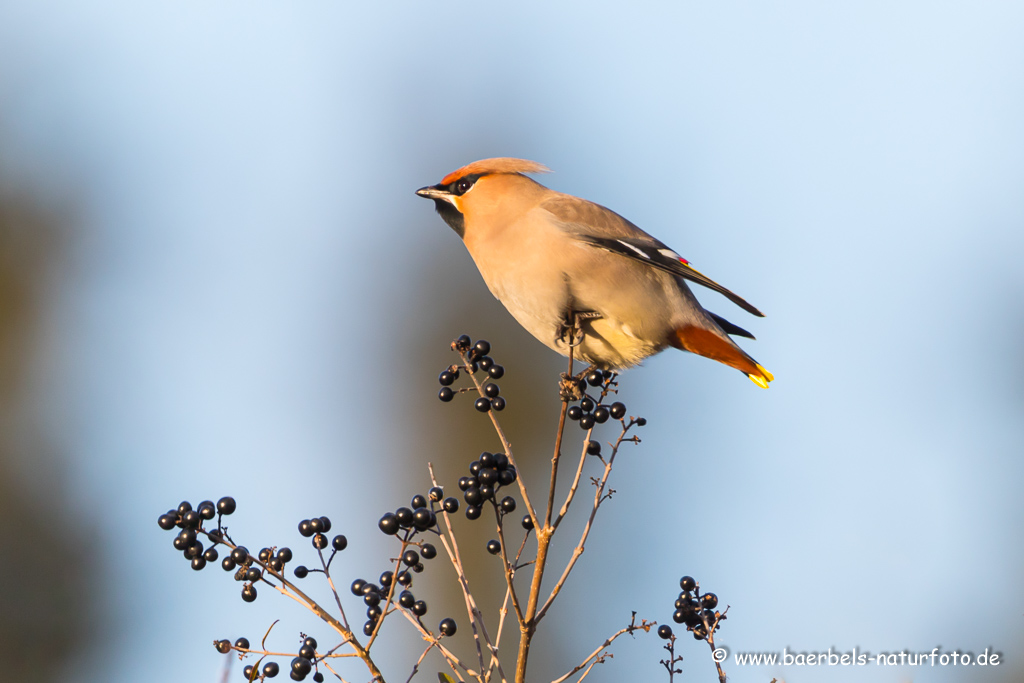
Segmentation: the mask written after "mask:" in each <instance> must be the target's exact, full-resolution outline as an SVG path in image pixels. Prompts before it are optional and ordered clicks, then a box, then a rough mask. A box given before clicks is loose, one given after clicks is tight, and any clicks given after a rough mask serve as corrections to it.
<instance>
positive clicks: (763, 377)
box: [747, 365, 775, 389]
mask: <svg viewBox="0 0 1024 683" xmlns="http://www.w3.org/2000/svg"><path fill="white" fill-rule="evenodd" d="M757 369H758V371H759V372H760V373H761V374H760V375H755V374H754V373H750V374H749V375H747V377H749V378H750V381H751V382H753V383H754V384H756V385H757V386H759V387H761V388H762V389H767V388H768V382H771V381H773V380H774V379H775V376H774V375H773V374H772V373H770V372H768V371H767V370H765V369H764V366H763V365H758V366H757Z"/></svg>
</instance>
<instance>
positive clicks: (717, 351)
mask: <svg viewBox="0 0 1024 683" xmlns="http://www.w3.org/2000/svg"><path fill="white" fill-rule="evenodd" d="M669 343H671V344H672V346H674V347H676V348H677V349H682V350H683V351H689V352H690V353H696V354H697V355H698V356H704V357H705V358H710V359H711V360H717V361H718V362H719V363H724V364H725V365H728V366H729V367H731V368H736V369H737V370H739V371H740V372H742V373H743V374H744V375H746V376H747V377H749V378H750V381H751V382H753V383H754V384H756V385H757V386H759V387H761V388H762V389H767V388H768V383H769V382H771V381H772V380H773V379H775V377H773V376H772V373H770V372H768V371H767V370H765V369H764V367H763V366H762V365H761V364H760V363H758V362H757V361H756V360H754V359H753V358H751V357H750V356H749V355H747V353H746V352H745V351H744V350H743V349H741V348H740V347H739V346H737V345H736V344H735V343H733V341H732V340H731V339H729V338H728V337H727V336H725V335H720V334H716V333H715V332H714V331H712V330H708V329H705V328H703V327H697V326H695V325H684V326H683V327H680V328H679V329H678V330H676V331H675V334H674V335H673V337H672V339H670V340H669Z"/></svg>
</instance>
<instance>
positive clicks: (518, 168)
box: [441, 157, 550, 185]
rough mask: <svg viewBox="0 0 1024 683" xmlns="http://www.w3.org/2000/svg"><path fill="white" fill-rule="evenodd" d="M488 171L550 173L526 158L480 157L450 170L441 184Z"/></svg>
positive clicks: (544, 167)
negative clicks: (478, 159)
mask: <svg viewBox="0 0 1024 683" xmlns="http://www.w3.org/2000/svg"><path fill="white" fill-rule="evenodd" d="M489 173H550V170H549V169H548V167H547V166H545V165H544V164H538V163H537V162H536V161H527V160H526V159H514V158H512V157H497V158H494V159H481V160H480V161H474V162H473V163H471V164H468V165H466V166H463V167H462V168H460V169H458V170H457V171H452V172H451V173H449V174H448V175H446V176H445V177H444V179H443V180H442V181H441V184H442V185H450V184H451V183H454V182H455V181H456V180H458V179H459V178H462V177H464V176H468V175H487V174H489Z"/></svg>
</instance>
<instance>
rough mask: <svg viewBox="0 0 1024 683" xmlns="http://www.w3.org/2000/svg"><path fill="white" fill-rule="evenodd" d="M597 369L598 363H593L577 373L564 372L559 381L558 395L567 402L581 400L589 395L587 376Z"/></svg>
mask: <svg viewBox="0 0 1024 683" xmlns="http://www.w3.org/2000/svg"><path fill="white" fill-rule="evenodd" d="M596 369H597V366H596V365H591V366H590V367H588V368H587V369H586V370H583V371H582V372H580V373H578V374H576V375H570V374H569V373H568V372H563V373H562V374H561V376H560V378H559V381H558V397H559V398H561V399H562V400H563V401H565V402H566V403H572V402H573V401H579V400H580V399H582V398H583V397H584V396H586V395H587V380H586V377H587V375H589V374H590V373H591V372H593V371H594V370H596Z"/></svg>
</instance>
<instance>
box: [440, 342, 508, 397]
mask: <svg viewBox="0 0 1024 683" xmlns="http://www.w3.org/2000/svg"><path fill="white" fill-rule="evenodd" d="M452 349H453V350H454V351H456V352H457V353H458V354H459V355H460V356H462V358H463V359H464V360H465V363H464V364H463V365H450V366H448V367H447V368H445V369H444V370H443V371H442V372H441V374H440V375H438V377H437V381H438V382H440V384H441V391H439V392H438V394H437V397H438V398H439V399H441V400H442V401H444V402H446V403H447V402H448V401H451V400H452V399H453V398H455V394H456V393H463V392H467V391H473V388H465V389H459V390H458V391H456V390H455V389H452V384H454V383H455V380H457V379H458V378H459V375H460V370H465V371H466V372H468V373H469V374H470V375H472V374H474V373H476V372H477V371H483V372H486V373H487V375H488V378H489V379H501V378H502V377H503V376H504V375H505V368H504V367H502V366H501V365H498V364H497V363H495V362H494V359H493V358H491V357H490V356H489V355H487V354H489V353H490V352H491V343H490V342H488V341H486V340H483V339H481V340H480V341H478V342H477V343H476V344H474V343H473V340H472V339H470V338H469V336H468V335H465V334H464V335H462V336H461V337H459V338H458V339H456V340H455V341H454V342H452ZM483 393H484V395H483V396H481V397H479V398H478V399H477V400H476V402H475V403H474V404H473V405H474V407H475V408H476V409H477V410H479V411H480V412H481V413H486V412H488V411H490V410H498V411H500V410H504V409H505V399H504V398H503V397H502V396H500V395H499V394H500V393H501V389H500V388H499V387H498V385H497V384H495V383H494V382H487V383H486V384H484V385H483Z"/></svg>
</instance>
